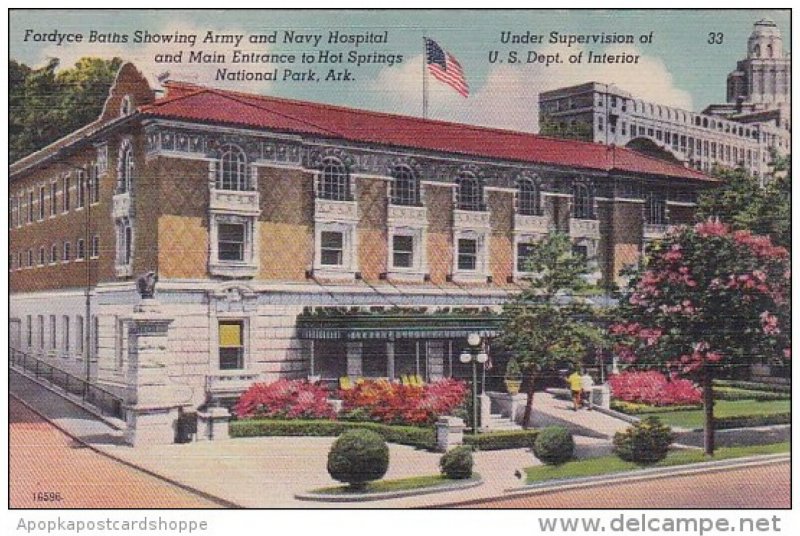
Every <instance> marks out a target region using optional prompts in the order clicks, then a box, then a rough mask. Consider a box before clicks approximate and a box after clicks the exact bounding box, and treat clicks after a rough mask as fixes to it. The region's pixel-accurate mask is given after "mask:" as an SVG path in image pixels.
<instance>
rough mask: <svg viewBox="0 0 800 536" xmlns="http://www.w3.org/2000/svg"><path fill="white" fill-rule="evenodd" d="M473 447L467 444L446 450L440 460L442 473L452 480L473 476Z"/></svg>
mask: <svg viewBox="0 0 800 536" xmlns="http://www.w3.org/2000/svg"><path fill="white" fill-rule="evenodd" d="M472 466H473V461H472V449H471V448H470V447H468V446H466V445H461V446H460V447H456V448H454V449H453V450H451V451H449V452H445V453H444V455H443V456H442V457H441V459H440V460H439V468H440V469H441V471H442V474H443V475H444V476H446V477H447V478H450V479H452V480H463V479H466V478H472Z"/></svg>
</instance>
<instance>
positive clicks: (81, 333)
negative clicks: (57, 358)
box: [75, 316, 85, 356]
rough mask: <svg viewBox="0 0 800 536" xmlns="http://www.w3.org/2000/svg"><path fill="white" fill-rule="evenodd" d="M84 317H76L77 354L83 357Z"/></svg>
mask: <svg viewBox="0 0 800 536" xmlns="http://www.w3.org/2000/svg"><path fill="white" fill-rule="evenodd" d="M83 329H84V328H83V317H82V316H76V317H75V353H77V354H78V355H79V356H82V355H83V341H84V336H85V334H84V331H83Z"/></svg>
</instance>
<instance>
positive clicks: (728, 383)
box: [714, 380, 792, 394]
mask: <svg viewBox="0 0 800 536" xmlns="http://www.w3.org/2000/svg"><path fill="white" fill-rule="evenodd" d="M714 386H715V387H716V386H720V387H738V388H739V389H753V390H756V391H767V392H776V393H786V394H791V392H792V386H791V385H785V384H782V383H767V382H753V381H750V382H748V381H744V380H714Z"/></svg>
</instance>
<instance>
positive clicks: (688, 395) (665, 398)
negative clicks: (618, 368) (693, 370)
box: [608, 370, 702, 406]
mask: <svg viewBox="0 0 800 536" xmlns="http://www.w3.org/2000/svg"><path fill="white" fill-rule="evenodd" d="M608 382H609V384H610V385H611V393H612V395H613V396H614V398H616V399H618V400H622V401H624V402H634V403H638V404H648V405H651V406H683V405H692V404H700V403H701V401H702V391H701V390H700V389H698V388H697V386H695V384H694V383H692V382H691V381H689V380H685V379H678V378H673V379H672V380H669V379H668V378H667V377H666V376H665V375H664V374H662V373H660V372H658V371H655V370H648V371H629V372H623V373H621V374H614V375H613V376H611V377H609V379H608Z"/></svg>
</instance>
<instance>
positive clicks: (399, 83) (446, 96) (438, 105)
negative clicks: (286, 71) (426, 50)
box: [370, 46, 692, 132]
mask: <svg viewBox="0 0 800 536" xmlns="http://www.w3.org/2000/svg"><path fill="white" fill-rule="evenodd" d="M623 50H624V52H626V53H628V54H639V55H640V59H639V62H638V63H637V64H630V63H629V64H587V63H582V64H577V65H572V64H569V63H567V57H568V55H569V54H575V53H578V52H580V49H578V48H576V47H572V48H569V49H568V48H566V47H548V48H541V49H538V50H537V52H539V53H543V54H552V53H555V52H561V57H562V58H563V61H564V63H562V64H558V65H551V66H549V67H546V66H544V65H542V64H539V63H535V64H517V65H508V64H496V65H494V66H492V67H491V69H490V71H489V74H488V76H487V78H486V81H485V82H484V83H483V84H482V85H481V86H480V87H478V88H476V87H475V84H474V83H473V85H472V92H471V94H470V96H469V98H468V99H464V98H463V97H461V96H460V95H458V94H457V93H456V92H455V91H454V90H453V89H451V88H450V87H448V86H446V85H445V84H442V83H441V82H438V81H437V80H435V79H433V78H429V88H430V93H429V95H430V107H429V109H430V117H432V118H434V119H443V120H450V121H458V122H466V123H473V124H479V125H485V126H491V127H497V128H507V129H514V130H524V131H530V132H536V131H538V129H539V93H540V92H542V91H547V90H551V89H555V88H558V87H564V86H570V85H575V84H580V83H584V82H590V81H595V82H602V83H608V84H614V85H616V86H618V87H619V88H621V89H622V90H624V91H627V92H629V93H631V94H632V95H633V96H634V97H637V98H641V99H644V100H648V101H652V102H656V103H660V104H665V105H670V106H676V107H679V108H685V109H691V108H692V98H691V95H690V94H689V92H687V91H685V90H682V89H680V88H678V87H676V86H675V81H674V79H673V77H672V74H671V73H670V72H669V69H668V68H667V66H666V65H665V64H664V62H663V61H662V60H661V59H659V58H656V57H651V56H645V55H642V54H641V52H639V51H637V50H636V49H634V48H631V47H618V46H617V47H608V48H607V49H605V50H604V52H607V53H609V54H618V53H620V52H622V51H623ZM586 55H587V52H586V51H585V50H584V58H585V57H586ZM584 61H585V59H584ZM421 62H422V55H418V56H415V57H413V58H411V59H410V61H409V62H408V63H406V64H405V65H403V66H401V67H399V68H397V67H392V68H384V69H383V70H382V71H381V72H380V73H379V74H378V76H377V77H376V78H375V79H374V81H373V82H372V84H371V87H370V90H371V91H375V92H381V93H383V94H385V95H386V99H388V100H389V101H390V102H391V106H392V107H393V109H394V110H396V111H397V112H400V113H410V114H414V115H419V114H420V109H421V107H420V104H419V103H420V102H421V99H422V97H421V93H422V89H421V88H422V82H421V76H422V71H421V69H422V65H421ZM466 74H467V79H468V80H469V66H466Z"/></svg>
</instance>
